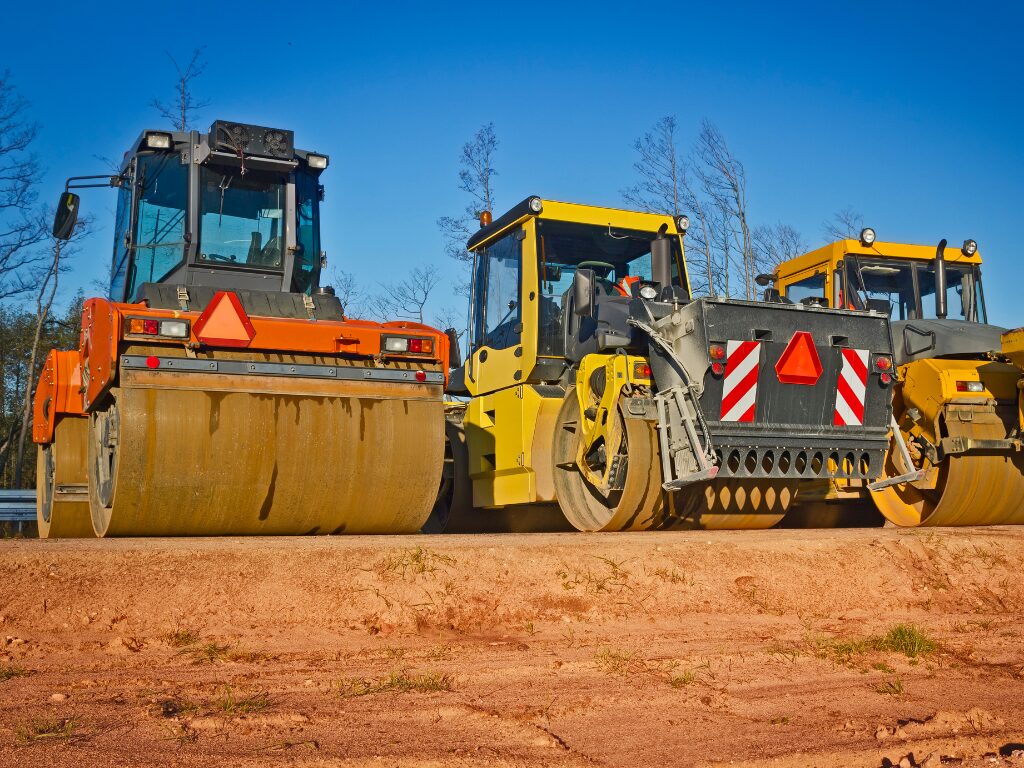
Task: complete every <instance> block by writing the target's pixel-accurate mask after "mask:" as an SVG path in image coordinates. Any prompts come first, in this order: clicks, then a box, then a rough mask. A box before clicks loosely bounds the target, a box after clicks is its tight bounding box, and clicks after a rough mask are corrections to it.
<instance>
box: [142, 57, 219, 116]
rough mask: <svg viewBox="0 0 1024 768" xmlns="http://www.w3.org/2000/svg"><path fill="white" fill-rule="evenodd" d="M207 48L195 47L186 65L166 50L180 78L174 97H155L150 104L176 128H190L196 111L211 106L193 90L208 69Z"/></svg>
mask: <svg viewBox="0 0 1024 768" xmlns="http://www.w3.org/2000/svg"><path fill="white" fill-rule="evenodd" d="M205 50H206V46H201V47H199V48H194V49H193V50H192V58H191V59H189V61H188V64H187V65H185V66H184V67H182V66H181V65H180V64H179V63H178V60H177V59H176V58H174V56H173V55H171V53H170V51H164V53H166V54H167V58H169V59H170V60H171V64H173V65H174V71H175V72H176V73H177V75H178V80H177V82H176V83H175V84H174V98H173V99H171V100H168V101H161V100H159V99H153V100H152V101H151V102H150V103H149V105H150V106H151V107H153V109H155V110H156V111H157V112H159V113H160V116H161V117H162V118H164V119H165V120H169V121H170V122H171V125H173V126H174V128H175V129H176V130H179V131H187V130H189V128H191V127H192V121H193V119H194V118H195V117H196V113H197V112H199V110H201V109H205V108H206V107H208V106H210V102H209V101H203V100H201V99H198V98H196V95H195V93H194V92H193V87H194V85H195V81H196V80H198V79H199V77H200V76H201V75H202V74H203V72H204V71H206V62H205V61H203V51H205Z"/></svg>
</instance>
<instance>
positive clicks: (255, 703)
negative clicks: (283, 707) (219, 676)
mask: <svg viewBox="0 0 1024 768" xmlns="http://www.w3.org/2000/svg"><path fill="white" fill-rule="evenodd" d="M269 706H270V697H269V696H268V695H267V694H266V692H265V691H258V692H257V693H253V694H250V695H249V696H238V695H236V694H235V692H234V691H233V690H232V689H231V686H230V685H225V686H224V691H223V693H222V694H221V696H220V698H218V699H215V700H214V701H213V709H214V711H216V712H220V713H221V714H224V715H231V716H236V715H251V714H253V713H254V712H262V711H263V710H265V709H267V708H268V707H269Z"/></svg>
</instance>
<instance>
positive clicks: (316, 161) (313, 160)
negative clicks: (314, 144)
mask: <svg viewBox="0 0 1024 768" xmlns="http://www.w3.org/2000/svg"><path fill="white" fill-rule="evenodd" d="M306 162H307V163H309V167H310V168H316V169H317V170H318V171H322V170H323V169H324V168H326V167H327V163H328V162H330V161H329V160H328V159H327V155H306Z"/></svg>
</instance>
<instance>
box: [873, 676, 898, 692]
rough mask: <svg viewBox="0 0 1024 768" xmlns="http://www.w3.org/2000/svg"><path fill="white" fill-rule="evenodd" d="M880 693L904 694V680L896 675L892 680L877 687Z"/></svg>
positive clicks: (876, 689)
mask: <svg viewBox="0 0 1024 768" xmlns="http://www.w3.org/2000/svg"><path fill="white" fill-rule="evenodd" d="M875 691H877V692H878V693H881V694H884V695H885V696H902V695H903V693H904V691H903V681H902V680H900V679H899V678H898V677H894V678H893V679H892V680H886V681H885V682H884V683H882V684H881V685H879V686H878V687H877V688H875Z"/></svg>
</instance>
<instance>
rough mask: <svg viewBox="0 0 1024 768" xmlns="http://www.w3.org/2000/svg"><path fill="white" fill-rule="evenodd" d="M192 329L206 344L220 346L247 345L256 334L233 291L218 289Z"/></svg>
mask: <svg viewBox="0 0 1024 768" xmlns="http://www.w3.org/2000/svg"><path fill="white" fill-rule="evenodd" d="M192 330H193V332H194V333H195V335H196V338H197V339H199V340H200V341H201V342H203V343H204V344H210V345H213V346H220V347H247V346H249V343H250V342H251V341H252V340H253V337H254V336H256V330H255V329H254V328H253V327H252V323H251V322H250V321H249V316H248V315H247V314H245V310H244V309H243V308H242V302H240V301H239V300H238V296H237V295H236V294H235V293H234V292H232V291H217V293H215V294H214V295H213V299H211V301H210V303H209V304H207V305H206V309H204V310H203V314H201V315H200V316H199V319H198V320H196V324H195V326H194V327H193V329H192Z"/></svg>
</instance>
